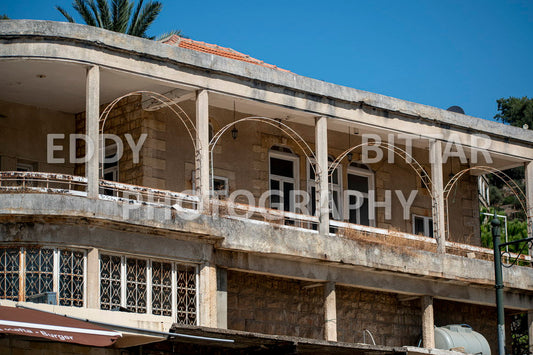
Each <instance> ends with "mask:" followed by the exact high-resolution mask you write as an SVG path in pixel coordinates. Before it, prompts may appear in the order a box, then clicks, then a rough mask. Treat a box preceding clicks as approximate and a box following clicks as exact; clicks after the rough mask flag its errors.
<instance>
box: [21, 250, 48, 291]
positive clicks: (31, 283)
mask: <svg viewBox="0 0 533 355" xmlns="http://www.w3.org/2000/svg"><path fill="white" fill-rule="evenodd" d="M25 253H26V258H25V264H26V277H25V291H26V292H25V296H26V297H27V296H31V295H35V294H39V293H43V292H52V291H53V290H54V250H53V249H46V248H40V249H36V248H35V249H33V248H32V249H26V252H25Z"/></svg>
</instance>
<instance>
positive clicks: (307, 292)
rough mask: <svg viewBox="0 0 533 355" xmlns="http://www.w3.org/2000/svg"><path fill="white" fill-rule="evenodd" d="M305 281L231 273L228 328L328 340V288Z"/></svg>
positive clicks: (229, 275)
mask: <svg viewBox="0 0 533 355" xmlns="http://www.w3.org/2000/svg"><path fill="white" fill-rule="evenodd" d="M306 284H308V283H305V282H302V281H298V280H289V279H284V278H278V277H270V276H263V275H258V274H250V273H243V272H237V271H228V328H229V329H234V330H243V331H248V332H258V333H265V334H278V335H289V336H298V337H304V338H314V339H323V338H324V329H323V328H324V307H323V303H324V288H323V287H314V288H307V289H305V288H303V287H304V286H305V285H306Z"/></svg>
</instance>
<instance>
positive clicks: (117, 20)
mask: <svg viewBox="0 0 533 355" xmlns="http://www.w3.org/2000/svg"><path fill="white" fill-rule="evenodd" d="M72 7H73V8H74V10H76V12H77V13H78V14H79V15H80V16H81V18H82V19H83V21H85V23H86V24H87V25H89V26H95V27H101V28H105V29H106V30H110V31H115V32H121V33H126V34H129V35H132V36H137V37H142V38H149V39H154V37H148V35H147V34H146V31H147V30H148V28H149V27H150V25H151V24H152V23H153V22H154V21H155V19H156V18H157V16H158V15H159V13H160V12H161V10H162V8H163V4H162V3H161V2H159V1H148V2H147V3H144V0H139V1H138V3H137V5H136V6H135V3H134V2H132V1H131V0H74V1H73V2H72ZM56 9H57V10H58V11H59V12H61V14H62V15H63V16H65V18H66V19H67V20H68V21H69V22H75V21H74V18H73V17H72V16H71V15H70V14H69V13H68V12H67V11H66V10H65V9H63V8H62V7H61V6H56ZM174 33H175V34H179V31H173V32H172V34H174Z"/></svg>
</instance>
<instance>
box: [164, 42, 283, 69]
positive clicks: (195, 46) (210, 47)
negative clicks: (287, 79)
mask: <svg viewBox="0 0 533 355" xmlns="http://www.w3.org/2000/svg"><path fill="white" fill-rule="evenodd" d="M162 42H163V43H166V44H170V45H172V46H178V47H180V48H186V49H192V50H194V51H198V52H204V53H209V54H214V55H218V56H221V57H225V58H230V59H235V60H240V61H243V62H247V63H252V64H256V65H260V66H262V67H266V68H271V69H277V70H281V71H284V72H289V70H286V69H282V68H280V67H277V66H275V65H272V64H268V63H265V62H263V61H262V60H259V59H255V58H252V57H250V56H249V55H246V54H243V53H240V52H237V51H236V50H233V49H231V48H226V47H220V46H217V45H216V44H210V43H205V42H200V41H195V40H192V39H190V38H183V37H180V36H178V35H172V36H170V37H169V38H167V39H164V40H163V41H162Z"/></svg>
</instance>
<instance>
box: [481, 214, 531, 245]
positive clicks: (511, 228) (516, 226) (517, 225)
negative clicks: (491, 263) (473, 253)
mask: <svg viewBox="0 0 533 355" xmlns="http://www.w3.org/2000/svg"><path fill="white" fill-rule="evenodd" d="M483 213H490V214H494V208H493V207H490V208H489V209H487V208H484V207H483V208H482V209H481V213H480V225H481V226H480V227H481V245H482V246H483V247H485V248H491V249H492V247H493V244H492V227H491V225H490V221H492V217H490V216H485V215H483ZM496 213H497V214H498V215H501V216H503V215H505V212H504V211H501V210H497V211H496ZM500 222H501V227H502V231H501V237H502V242H503V241H505V231H504V230H503V228H505V224H504V219H503V218H500ZM524 238H527V222H526V221H521V220H519V219H513V220H511V221H509V220H508V221H507V239H508V241H513V240H519V239H524ZM522 247H523V245H510V246H509V251H511V252H514V253H518V252H519V251H520V250H521V249H522ZM526 248H527V247H526ZM526 250H527V249H526Z"/></svg>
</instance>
